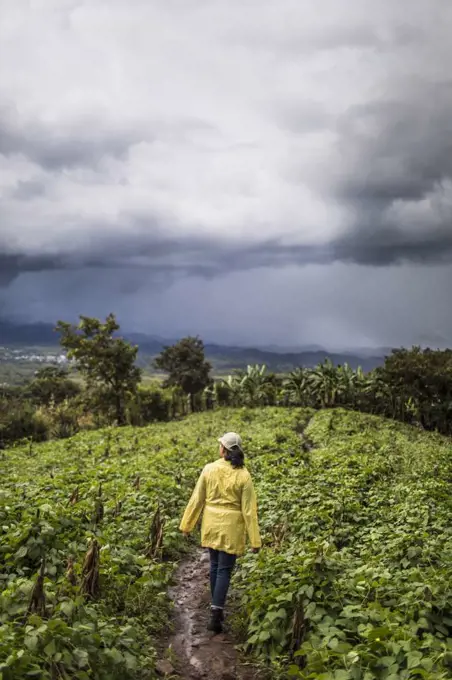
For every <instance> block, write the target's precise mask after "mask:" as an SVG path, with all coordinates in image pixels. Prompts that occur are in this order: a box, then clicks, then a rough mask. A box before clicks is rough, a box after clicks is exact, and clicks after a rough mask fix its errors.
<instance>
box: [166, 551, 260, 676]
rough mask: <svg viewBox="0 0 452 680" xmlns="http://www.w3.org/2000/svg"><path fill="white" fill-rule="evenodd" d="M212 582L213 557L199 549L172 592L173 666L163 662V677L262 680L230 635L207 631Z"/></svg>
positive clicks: (168, 643)
mask: <svg viewBox="0 0 452 680" xmlns="http://www.w3.org/2000/svg"><path fill="white" fill-rule="evenodd" d="M208 582H209V555H208V553H206V552H205V551H202V550H199V551H197V552H196V553H195V554H194V555H193V556H192V557H191V558H189V559H188V560H187V561H185V562H183V563H182V565H181V566H180V567H179V570H178V572H177V574H176V578H175V586H174V587H173V588H171V590H170V596H171V598H172V599H173V601H174V605H175V606H174V633H173V634H172V636H171V637H170V639H169V640H167V641H166V644H165V646H166V653H167V658H170V659H171V663H170V664H168V662H163V664H162V667H161V675H163V676H165V674H166V676H167V677H173V678H174V677H178V678H180V680H196V679H198V680H199V679H200V678H208V679H209V680H262V675H261V674H259V673H258V671H257V669H256V668H253V667H252V666H250V665H246V664H244V662H243V660H242V659H241V658H240V655H239V653H238V652H237V651H236V649H235V648H234V640H233V638H232V637H231V636H230V635H229V634H228V632H225V633H222V634H221V635H213V634H212V633H209V632H208V631H207V630H206V625H207V621H208V618H209V614H210V611H209V608H210V594H209V589H208ZM226 631H227V628H226ZM168 650H171V651H170V652H169V654H168ZM171 665H173V669H172V670H171ZM165 671H167V673H165Z"/></svg>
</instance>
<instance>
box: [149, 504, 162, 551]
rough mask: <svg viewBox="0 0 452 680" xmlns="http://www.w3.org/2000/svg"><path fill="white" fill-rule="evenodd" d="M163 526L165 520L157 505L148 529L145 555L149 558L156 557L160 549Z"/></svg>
mask: <svg viewBox="0 0 452 680" xmlns="http://www.w3.org/2000/svg"><path fill="white" fill-rule="evenodd" d="M164 526H165V520H164V519H163V518H162V514H161V512H160V506H159V505H158V506H157V509H156V511H155V513H154V517H153V518H152V524H151V529H150V531H149V545H148V549H147V551H146V555H147V556H148V557H150V558H154V557H156V556H157V555H158V554H159V553H160V551H161V549H162V546H163V529H164Z"/></svg>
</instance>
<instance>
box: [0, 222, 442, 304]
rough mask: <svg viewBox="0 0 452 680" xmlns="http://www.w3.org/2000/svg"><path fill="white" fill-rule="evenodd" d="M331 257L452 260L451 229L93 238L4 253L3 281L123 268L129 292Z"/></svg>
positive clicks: (0, 262)
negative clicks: (301, 240) (321, 237)
mask: <svg viewBox="0 0 452 680" xmlns="http://www.w3.org/2000/svg"><path fill="white" fill-rule="evenodd" d="M333 262H353V263H356V264H360V265H374V266H387V265H390V264H399V263H403V262H418V263H424V264H434V263H444V262H452V230H450V231H449V232H437V233H435V232H432V233H424V234H422V235H421V236H418V237H414V236H409V235H407V234H402V233H400V232H398V231H397V230H396V229H395V228H391V229H387V230H385V229H381V228H376V229H374V230H373V231H372V230H370V229H369V228H366V229H365V230H363V231H358V230H356V229H354V230H353V231H350V233H349V234H346V235H344V236H342V237H340V238H338V239H336V240H334V241H332V242H331V243H328V244H324V245H295V246H289V245H284V244H282V243H281V241H280V239H277V238H275V239H268V240H266V241H263V242H261V243H258V244H249V243H248V244H245V243H243V242H236V243H231V242H230V241H224V242H223V243H221V242H219V241H218V240H209V239H201V238H177V239H170V238H166V237H162V238H157V237H156V238H154V239H151V238H149V237H144V236H135V237H133V236H129V237H123V238H120V237H117V238H116V239H114V240H111V239H110V240H105V241H103V240H98V241H97V243H95V242H94V241H93V242H91V244H90V249H89V250H87V251H85V252H82V251H80V252H69V251H68V252H66V253H63V252H62V253H58V254H54V255H32V254H30V255H24V254H19V253H16V254H11V255H2V256H0V286H6V285H8V284H9V283H10V282H11V281H12V280H14V279H15V278H16V277H17V276H19V275H20V274H21V273H26V272H45V271H55V270H58V271H62V272H64V271H69V270H93V272H94V271H95V270H100V269H111V270H117V271H118V273H119V272H121V273H120V276H121V279H122V281H123V288H124V291H127V292H130V291H131V290H138V289H139V288H140V287H141V286H142V284H143V281H144V280H146V278H147V277H151V276H156V275H157V276H167V277H170V278H169V279H168V280H173V279H174V278H181V277H182V278H183V277H187V276H194V277H203V278H206V279H209V278H216V277H221V276H224V275H226V274H231V273H233V272H240V271H246V270H250V269H258V268H263V267H273V268H284V267H286V266H288V265H297V266H304V265H308V264H329V263H333ZM225 263H227V264H225ZM93 275H94V274H93Z"/></svg>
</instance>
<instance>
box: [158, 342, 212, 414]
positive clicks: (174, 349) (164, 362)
mask: <svg viewBox="0 0 452 680" xmlns="http://www.w3.org/2000/svg"><path fill="white" fill-rule="evenodd" d="M154 366H155V368H157V369H159V370H162V371H165V372H166V373H168V378H167V380H166V382H165V384H166V385H167V386H170V387H172V386H178V387H180V388H181V389H182V390H183V391H184V392H185V394H187V395H190V398H191V409H192V411H195V410H197V408H196V400H195V395H197V394H200V393H201V392H202V391H203V390H204V389H205V388H206V387H207V386H208V385H210V383H211V379H210V376H209V373H210V369H211V365H210V364H209V362H208V361H206V358H205V355H204V344H203V342H202V340H201V339H200V338H193V337H187V338H182V340H179V342H177V343H176V344H175V345H172V346H171V347H165V348H164V349H163V351H162V352H161V353H160V354H159V356H158V357H157V358H156V359H155V360H154Z"/></svg>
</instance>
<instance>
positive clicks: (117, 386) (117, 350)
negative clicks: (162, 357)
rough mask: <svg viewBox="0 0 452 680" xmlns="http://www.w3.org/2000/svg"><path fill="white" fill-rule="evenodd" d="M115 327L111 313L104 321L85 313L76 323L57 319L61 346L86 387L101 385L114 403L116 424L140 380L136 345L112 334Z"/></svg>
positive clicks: (124, 418) (116, 328)
mask: <svg viewBox="0 0 452 680" xmlns="http://www.w3.org/2000/svg"><path fill="white" fill-rule="evenodd" d="M118 330H119V324H118V323H117V321H116V319H115V316H114V315H113V314H110V315H109V316H108V317H107V319H106V321H105V323H101V321H99V320H98V319H93V318H90V317H86V316H81V317H80V323H79V324H78V326H73V325H72V324H69V323H66V322H63V321H59V322H58V324H57V331H59V333H60V334H61V340H60V342H61V346H62V347H63V348H64V349H65V350H66V351H67V355H68V358H69V359H73V360H74V361H75V364H76V366H77V368H78V370H79V371H80V373H81V374H82V375H84V376H85V377H86V379H87V381H88V386H89V387H90V388H93V387H94V386H97V387H98V386H99V385H100V386H101V387H102V388H103V389H104V395H105V397H106V398H107V397H110V400H111V401H112V402H113V403H114V407H115V414H116V420H117V423H118V425H124V424H125V423H126V407H125V403H126V399H127V397H128V395H129V394H130V393H132V394H133V393H135V392H136V389H137V385H138V383H139V382H140V380H141V372H140V369H139V368H137V367H136V366H135V361H136V358H137V353H138V347H134V346H132V345H131V344H130V343H129V342H126V341H125V340H123V339H122V338H118V337H113V335H114V333H116V331H118Z"/></svg>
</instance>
